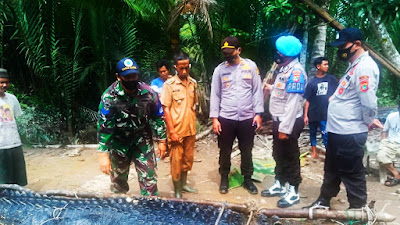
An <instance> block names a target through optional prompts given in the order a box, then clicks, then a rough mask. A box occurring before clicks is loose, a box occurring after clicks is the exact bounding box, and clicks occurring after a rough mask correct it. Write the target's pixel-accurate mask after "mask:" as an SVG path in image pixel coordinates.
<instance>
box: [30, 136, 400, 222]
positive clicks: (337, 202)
mask: <svg viewBox="0 0 400 225" xmlns="http://www.w3.org/2000/svg"><path fill="white" fill-rule="evenodd" d="M24 152H25V160H26V165H27V173H28V185H27V186H26V188H29V189H31V190H33V191H48V190H68V191H76V192H94V193H101V194H110V191H109V184H110V180H109V177H108V176H107V175H105V174H103V173H101V171H100V170H99V162H98V159H99V156H98V152H97V150H96V149H95V148H78V149H60V148H53V149H49V148H25V149H24ZM218 154H219V153H218V148H217V144H216V138H215V136H214V135H210V136H209V137H207V138H206V139H203V140H201V141H199V142H197V143H196V153H195V162H194V165H193V169H192V171H191V172H190V173H189V176H188V180H189V183H190V184H191V185H193V186H194V187H196V188H197V189H198V191H199V192H198V193H197V194H187V193H185V194H184V195H183V197H184V198H187V199H196V200H211V201H221V202H224V201H227V202H231V203H250V202H254V203H256V206H257V207H258V208H261V207H266V208H271V209H272V208H277V207H276V203H277V201H278V197H272V198H264V197H261V196H260V194H258V195H250V194H249V193H248V192H247V191H246V190H244V189H243V188H242V187H239V188H235V189H231V190H229V193H228V194H225V195H222V194H220V193H219V191H218V187H219V181H220V177H219V174H218ZM239 160H240V157H235V158H234V159H233V160H232V163H233V165H234V166H237V167H239V165H240V162H239ZM307 161H308V162H307V163H306V166H304V167H302V176H303V182H302V183H301V185H300V196H301V202H300V204H297V205H295V206H293V207H292V209H299V208H301V207H303V206H306V205H309V204H311V203H312V202H313V201H314V200H315V199H316V198H317V197H318V194H319V190H320V186H321V184H322V177H323V160H322V159H320V160H311V159H309V158H308V159H307ZM157 173H158V188H159V196H160V197H173V185H172V181H171V176H170V170H169V163H165V162H163V161H158V170H157ZM273 181H274V178H273V177H272V176H267V177H266V178H265V179H264V181H263V182H262V183H256V186H257V187H258V189H259V193H260V192H261V190H262V189H264V188H265V187H268V186H269V185H270V184H272V182H273ZM367 181H368V184H367V188H368V198H369V200H376V204H375V206H376V208H377V210H378V211H380V210H382V209H384V211H385V212H386V213H389V214H391V215H395V216H397V219H396V220H395V222H392V223H390V224H400V213H399V211H400V197H399V196H400V195H398V194H396V193H395V191H396V190H397V189H399V188H400V186H397V187H385V186H384V185H382V184H380V183H379V179H378V176H377V175H376V174H373V175H370V176H368V177H367ZM129 185H130V191H129V192H128V195H136V196H138V195H139V194H140V192H139V187H138V183H137V175H136V172H135V170H134V167H133V166H132V167H131V173H130V176H129ZM111 196H112V194H111ZM331 205H332V208H333V209H336V210H344V209H346V208H347V207H348V203H347V198H346V191H345V189H344V187H342V190H341V192H340V193H339V195H338V197H336V198H334V199H333V200H332V202H331Z"/></svg>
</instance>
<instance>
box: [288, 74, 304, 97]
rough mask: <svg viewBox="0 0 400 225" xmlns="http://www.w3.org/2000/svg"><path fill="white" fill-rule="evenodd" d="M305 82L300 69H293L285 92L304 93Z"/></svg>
mask: <svg viewBox="0 0 400 225" xmlns="http://www.w3.org/2000/svg"><path fill="white" fill-rule="evenodd" d="M305 82H306V81H305V79H304V75H303V73H302V71H301V70H299V69H294V70H293V71H292V73H291V75H290V77H289V79H288V82H287V86H286V89H287V93H304V87H305Z"/></svg>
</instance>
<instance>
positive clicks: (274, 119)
mask: <svg viewBox="0 0 400 225" xmlns="http://www.w3.org/2000/svg"><path fill="white" fill-rule="evenodd" d="M300 117H302V116H301V115H300V116H297V117H296V119H298V118H300ZM272 120H273V121H274V122H279V121H282V120H281V119H280V117H279V116H273V117H272Z"/></svg>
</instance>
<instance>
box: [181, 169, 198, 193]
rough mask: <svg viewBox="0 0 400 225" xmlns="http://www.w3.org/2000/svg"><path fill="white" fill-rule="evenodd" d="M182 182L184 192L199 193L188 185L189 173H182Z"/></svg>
mask: <svg viewBox="0 0 400 225" xmlns="http://www.w3.org/2000/svg"><path fill="white" fill-rule="evenodd" d="M181 180H182V191H183V192H189V193H197V189H195V188H192V187H190V186H189V185H188V184H187V172H182V173H181Z"/></svg>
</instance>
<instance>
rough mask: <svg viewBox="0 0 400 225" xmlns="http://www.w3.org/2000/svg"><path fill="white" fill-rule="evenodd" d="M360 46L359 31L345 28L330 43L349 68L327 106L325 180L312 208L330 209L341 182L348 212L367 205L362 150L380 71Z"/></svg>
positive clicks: (370, 120)
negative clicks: (344, 190) (322, 207)
mask: <svg viewBox="0 0 400 225" xmlns="http://www.w3.org/2000/svg"><path fill="white" fill-rule="evenodd" d="M362 43H363V34H362V33H361V31H360V30H359V29H357V28H346V29H343V30H341V31H339V38H338V39H337V40H336V41H335V42H333V43H332V44H331V46H334V47H337V48H338V51H337V55H338V58H339V59H341V60H343V61H347V62H349V63H350V65H349V67H348V68H347V70H346V72H345V74H344V76H343V77H342V78H341V80H340V82H339V86H338V88H337V89H336V91H335V93H334V95H333V96H332V99H331V101H330V103H329V107H328V120H327V126H326V131H327V132H328V146H327V151H326V158H325V168H324V169H325V174H324V181H323V184H322V187H321V193H320V196H319V198H318V199H317V200H316V201H315V202H314V203H313V204H312V206H325V207H329V206H330V204H329V202H330V199H331V198H332V197H335V196H336V195H337V194H338V193H339V191H340V183H341V182H343V184H344V185H345V187H346V191H347V198H348V201H349V203H350V207H349V209H352V208H361V207H363V206H364V205H365V204H366V202H367V186H366V180H365V168H364V165H363V162H362V159H363V156H364V151H363V148H362V147H363V145H364V144H365V142H366V140H367V136H368V128H369V126H371V124H372V123H373V121H374V118H375V115H376V112H377V97H376V91H377V89H378V82H379V69H378V66H377V65H376V63H375V61H374V60H373V59H372V58H371V57H370V56H369V54H368V52H367V51H366V50H365V49H364V48H363V46H362Z"/></svg>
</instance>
